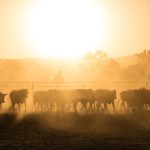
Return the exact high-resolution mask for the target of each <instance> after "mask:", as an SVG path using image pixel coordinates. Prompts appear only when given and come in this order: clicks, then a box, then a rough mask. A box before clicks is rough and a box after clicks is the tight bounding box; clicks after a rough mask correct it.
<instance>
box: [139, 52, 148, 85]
mask: <svg viewBox="0 0 150 150" xmlns="http://www.w3.org/2000/svg"><path fill="white" fill-rule="evenodd" d="M137 63H138V64H139V65H141V66H142V67H143V75H144V80H145V82H150V50H143V52H142V53H139V54H137Z"/></svg>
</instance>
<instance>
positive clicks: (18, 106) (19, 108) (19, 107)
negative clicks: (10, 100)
mask: <svg viewBox="0 0 150 150" xmlns="http://www.w3.org/2000/svg"><path fill="white" fill-rule="evenodd" d="M18 108H19V112H20V103H18Z"/></svg>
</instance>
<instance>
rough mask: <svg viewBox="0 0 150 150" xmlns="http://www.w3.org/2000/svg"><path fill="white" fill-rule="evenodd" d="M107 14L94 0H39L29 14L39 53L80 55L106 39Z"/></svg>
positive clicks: (29, 33)
mask: <svg viewBox="0 0 150 150" xmlns="http://www.w3.org/2000/svg"><path fill="white" fill-rule="evenodd" d="M107 25H108V22H107V14H106V12H105V11H104V10H103V9H100V8H97V6H96V3H94V1H92V0H75V1H72V0H39V1H38V3H36V5H35V6H34V7H32V8H31V9H29V10H27V15H26V31H27V32H26V36H27V38H28V40H29V41H30V43H32V46H33V47H34V48H35V56H38V57H78V56H82V55H83V54H85V53H86V52H87V51H91V50H95V49H97V46H98V45H100V44H101V43H104V42H106V40H105V36H107V34H108V31H107Z"/></svg>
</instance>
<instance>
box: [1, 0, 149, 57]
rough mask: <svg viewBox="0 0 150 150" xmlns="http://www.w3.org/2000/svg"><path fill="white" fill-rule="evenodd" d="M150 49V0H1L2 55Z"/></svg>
mask: <svg viewBox="0 0 150 150" xmlns="http://www.w3.org/2000/svg"><path fill="white" fill-rule="evenodd" d="M98 49H101V50H103V51H106V52H107V53H108V54H109V55H111V56H122V55H130V54H133V53H137V52H140V51H142V50H143V49H150V0H0V58H24V57H57V56H58V57H72V56H81V55H83V54H84V53H85V52H86V51H95V50H98Z"/></svg>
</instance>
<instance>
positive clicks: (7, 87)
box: [0, 81, 150, 92]
mask: <svg viewBox="0 0 150 150" xmlns="http://www.w3.org/2000/svg"><path fill="white" fill-rule="evenodd" d="M143 87H145V88H150V84H149V83H147V82H120V81H114V82H61V83H59V82H0V91H4V92H9V91H11V90H14V89H21V88H27V89H28V90H29V92H34V91H37V90H48V89H75V88H78V89H79V88H83V89H84V88H92V89H98V88H103V89H118V90H124V89H131V88H143Z"/></svg>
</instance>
